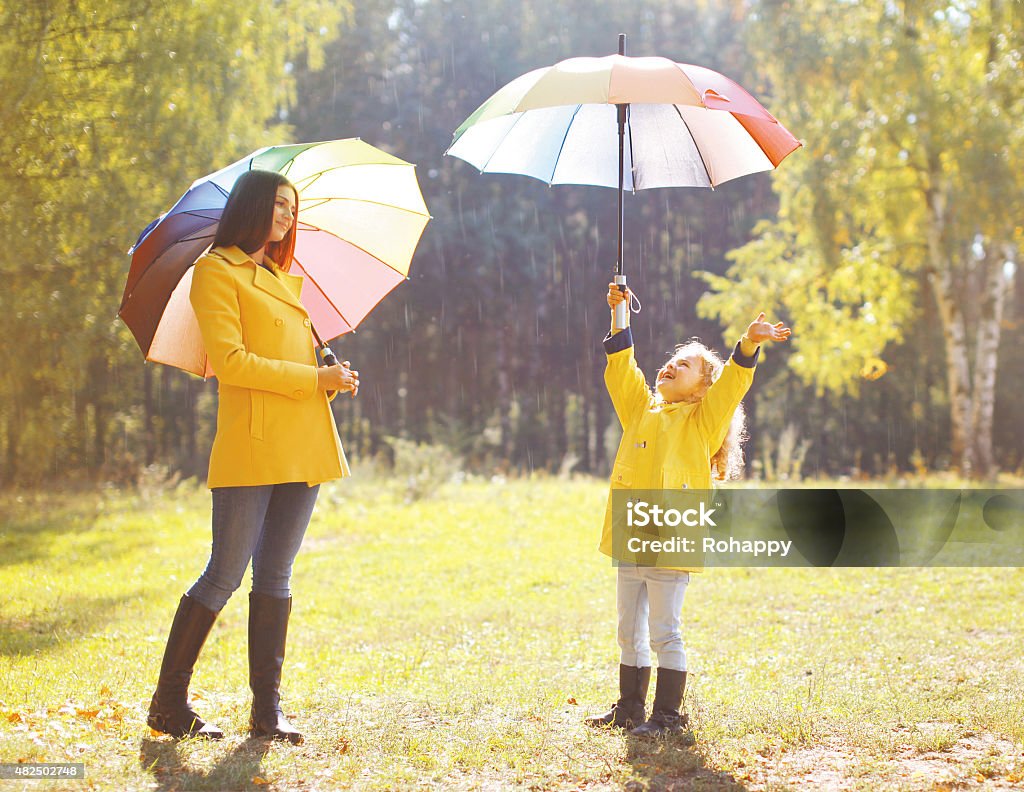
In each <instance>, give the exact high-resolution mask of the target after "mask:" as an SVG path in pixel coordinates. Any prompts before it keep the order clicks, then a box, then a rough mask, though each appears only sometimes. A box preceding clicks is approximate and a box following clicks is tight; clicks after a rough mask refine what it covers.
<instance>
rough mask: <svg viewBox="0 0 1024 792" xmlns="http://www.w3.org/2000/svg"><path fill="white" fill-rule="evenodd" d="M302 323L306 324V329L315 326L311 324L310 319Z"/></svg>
mask: <svg viewBox="0 0 1024 792" xmlns="http://www.w3.org/2000/svg"><path fill="white" fill-rule="evenodd" d="M302 323H303V324H304V325H305V326H306V327H311V326H312V324H313V323H312V322H310V321H309V319H303V320H302Z"/></svg>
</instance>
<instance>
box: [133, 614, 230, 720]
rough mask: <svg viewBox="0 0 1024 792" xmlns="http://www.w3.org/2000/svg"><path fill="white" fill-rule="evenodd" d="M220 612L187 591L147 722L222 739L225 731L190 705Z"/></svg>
mask: <svg viewBox="0 0 1024 792" xmlns="http://www.w3.org/2000/svg"><path fill="white" fill-rule="evenodd" d="M216 618H217V614H216V612H214V611H212V610H210V609H209V608H207V607H206V606H205V605H203V604H202V603H200V602H199V600H195V599H192V598H191V597H190V596H188V595H187V594H185V595H184V596H182V598H181V601H180V602H179V603H178V610H177V612H176V613H175V614H174V621H173V622H171V634H170V635H169V636H168V637H167V648H166V649H164V659H163V662H162V663H161V664H160V679H159V681H158V682H157V684H156V692H155V693H154V694H153V700H152V702H150V705H149V717H148V718H146V723H148V724H149V726H150V728H152V729H155V730H156V731H158V732H162V733H164V734H170V735H171V736H172V737H205V738H207V739H211V740H219V739H221V738H222V737H223V736H224V732H222V731H221V730H220V729H218V728H217V727H216V726H214V725H213V724H212V723H207V722H206V721H204V720H203V719H202V718H200V717H199V715H197V714H196V712H195V710H193V709H192V707H191V706H190V705H189V701H188V684H189V682H190V681H191V680H192V670H193V669H194V668H195V664H196V660H197V659H198V658H199V652H200V651H201V650H202V648H203V644H204V643H206V637H207V636H208V635H209V634H210V628H212V627H213V622H214V621H215V620H216Z"/></svg>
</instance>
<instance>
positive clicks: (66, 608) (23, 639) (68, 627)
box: [0, 595, 138, 657]
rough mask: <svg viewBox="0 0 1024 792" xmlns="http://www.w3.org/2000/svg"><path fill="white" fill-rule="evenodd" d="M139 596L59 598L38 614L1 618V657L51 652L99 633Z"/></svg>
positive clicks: (0, 616)
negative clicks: (112, 618) (61, 645)
mask: <svg viewBox="0 0 1024 792" xmlns="http://www.w3.org/2000/svg"><path fill="white" fill-rule="evenodd" d="M137 600H138V597H137V596H134V595H132V596H120V597H88V598H86V597H75V598H71V599H64V598H62V599H60V600H58V601H56V602H54V603H53V604H52V605H50V606H48V607H47V608H46V610H44V611H40V612H39V613H38V615H37V614H36V613H32V614H30V615H28V616H17V617H10V616H4V615H0V657H18V656H26V655H32V654H35V653H36V652H40V651H46V650H48V649H52V648H53V647H55V646H59V645H60V644H64V643H69V642H72V641H76V640H78V639H79V638H82V637H83V636H85V635H90V634H92V633H95V632H98V631H99V630H100V629H101V628H102V626H103V625H105V624H106V623H107V622H109V621H110V620H111V617H112V614H113V613H114V612H115V611H116V610H117V608H118V607H119V606H120V605H122V604H124V603H127V602H136V601H137Z"/></svg>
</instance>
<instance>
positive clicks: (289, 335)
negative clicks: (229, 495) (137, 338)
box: [189, 247, 349, 489]
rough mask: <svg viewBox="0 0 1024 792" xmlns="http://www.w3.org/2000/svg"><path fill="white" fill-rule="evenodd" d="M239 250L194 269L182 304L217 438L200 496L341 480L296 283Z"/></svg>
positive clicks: (334, 433) (341, 463)
mask: <svg viewBox="0 0 1024 792" xmlns="http://www.w3.org/2000/svg"><path fill="white" fill-rule="evenodd" d="M265 261H266V262H267V263H268V264H269V265H270V267H271V268H272V269H273V272H271V271H270V270H268V269H266V268H265V267H261V266H259V265H258V264H256V262H255V261H253V260H252V259H251V258H249V256H248V255H246V254H245V253H244V252H243V251H242V250H241V249H240V248H237V247H229V248H214V249H213V250H211V251H210V252H209V253H208V254H207V255H205V256H203V257H202V258H201V259H199V261H198V262H196V265H195V272H194V273H193V276H192V289H191V291H190V292H189V299H190V300H191V302H192V307H193V308H194V309H195V312H196V318H197V319H198V320H199V331H200V333H201V335H202V338H203V344H204V345H205V346H206V353H207V355H208V356H209V359H210V367H211V368H212V369H213V373H214V374H215V375H216V377H217V381H218V394H219V397H220V398H219V404H218V406H217V434H216V437H215V438H214V441H213V450H212V451H211V452H210V473H209V478H208V480H207V486H209V487H210V488H211V489H212V488H214V487H244V486H255V485H260V484H283V483H286V482H295V481H303V482H306V483H307V484H308V485H310V486H312V485H314V484H319V483H321V482H324V481H329V480H330V479H336V478H341V477H343V476H347V475H349V468H348V463H347V462H346V460H345V452H344V450H343V449H342V447H341V440H340V439H339V438H338V429H337V426H335V423H334V415H333V414H332V413H331V407H330V404H329V403H328V398H327V394H326V393H325V392H324V391H322V390H318V389H317V386H316V383H317V376H316V368H317V364H316V352H315V351H314V347H313V336H312V330H311V324H310V320H309V314H307V313H306V309H305V308H303V306H302V303H301V302H299V294H300V292H301V289H302V277H301V276H298V275H289V274H288V273H286V272H283V271H281V270H280V269H279V268H278V267H277V265H276V264H274V263H273V262H272V261H270V260H269V259H265Z"/></svg>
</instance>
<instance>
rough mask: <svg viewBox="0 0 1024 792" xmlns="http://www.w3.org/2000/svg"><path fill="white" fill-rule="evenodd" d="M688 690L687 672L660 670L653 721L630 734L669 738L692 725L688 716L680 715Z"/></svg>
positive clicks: (668, 669) (655, 690)
mask: <svg viewBox="0 0 1024 792" xmlns="http://www.w3.org/2000/svg"><path fill="white" fill-rule="evenodd" d="M685 690H686V672H685V671H676V670H675V669H674V668H659V669H658V682H657V684H656V685H655V687H654V709H653V712H652V713H651V719H650V720H649V721H647V722H646V723H644V724H643V725H641V726H637V727H636V728H635V729H633V731H631V732H630V734H632V735H633V736H634V737H667V736H669V735H672V734H679V733H681V732H682V730H683V729H685V728H686V727H687V726H689V725H690V719H689V718H687V717H686V715H680V713H679V710H680V707H682V704H683V693H684V692H685Z"/></svg>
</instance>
